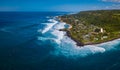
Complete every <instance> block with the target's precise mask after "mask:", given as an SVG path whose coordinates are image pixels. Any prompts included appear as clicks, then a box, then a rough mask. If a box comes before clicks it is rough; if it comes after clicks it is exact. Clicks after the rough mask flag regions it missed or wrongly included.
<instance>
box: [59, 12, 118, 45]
mask: <svg viewBox="0 0 120 70" xmlns="http://www.w3.org/2000/svg"><path fill="white" fill-rule="evenodd" d="M60 20H61V21H62V22H66V23H67V24H70V25H71V26H72V28H71V29H68V30H67V31H68V32H69V34H70V36H71V37H72V38H73V39H75V40H77V41H79V42H81V43H83V44H96V43H102V42H106V41H110V40H113V39H116V38H120V10H97V11H83V12H79V13H77V14H71V15H64V16H60Z"/></svg>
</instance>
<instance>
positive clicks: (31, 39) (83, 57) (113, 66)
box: [0, 12, 120, 70]
mask: <svg viewBox="0 0 120 70" xmlns="http://www.w3.org/2000/svg"><path fill="white" fill-rule="evenodd" d="M64 14H68V13H66V12H1V13H0V70H119V68H120V48H119V47H120V39H118V40H114V41H111V42H107V43H103V44H99V45H87V46H84V47H82V48H80V47H78V46H76V43H75V42H74V41H73V40H71V39H70V38H69V37H67V36H66V33H65V32H63V31H59V29H62V28H66V26H67V27H68V25H66V24H65V23H61V22H59V21H57V19H56V18H55V16H59V15H64Z"/></svg>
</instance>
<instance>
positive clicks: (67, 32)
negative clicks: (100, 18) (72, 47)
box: [59, 18, 120, 47]
mask: <svg viewBox="0 0 120 70" xmlns="http://www.w3.org/2000/svg"><path fill="white" fill-rule="evenodd" d="M59 22H63V21H62V20H61V19H60V18H59ZM64 23H66V22H64ZM66 24H68V23H66ZM69 25H70V24H69ZM70 29H72V26H71V25H70V26H69V28H67V30H60V31H65V32H66V35H67V36H68V37H69V38H71V39H72V40H73V41H75V42H76V45H77V46H79V47H83V46H85V45H98V44H102V43H106V42H110V41H114V40H117V39H120V37H119V38H113V39H111V40H109V41H103V42H99V43H87V44H84V43H82V42H80V41H78V40H76V39H75V38H73V37H72V36H71V34H70V32H69V30H70Z"/></svg>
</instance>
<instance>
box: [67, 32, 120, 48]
mask: <svg viewBox="0 0 120 70" xmlns="http://www.w3.org/2000/svg"><path fill="white" fill-rule="evenodd" d="M65 32H66V35H67V36H68V37H69V38H71V39H72V40H73V41H75V42H76V45H77V46H80V47H82V46H85V45H98V44H102V43H106V42H110V41H114V40H117V39H120V38H114V39H111V40H109V41H103V42H99V43H88V44H83V43H82V42H79V41H78V40H76V39H74V38H73V37H72V36H71V35H70V32H69V31H65Z"/></svg>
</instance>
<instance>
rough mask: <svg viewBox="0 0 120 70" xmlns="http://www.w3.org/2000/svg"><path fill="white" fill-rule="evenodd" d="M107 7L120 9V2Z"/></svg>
mask: <svg viewBox="0 0 120 70" xmlns="http://www.w3.org/2000/svg"><path fill="white" fill-rule="evenodd" d="M105 8H106V9H120V4H112V5H111V6H106V7H105Z"/></svg>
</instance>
